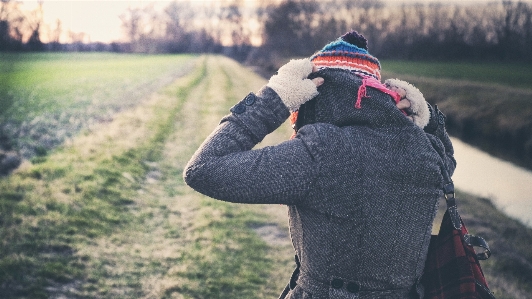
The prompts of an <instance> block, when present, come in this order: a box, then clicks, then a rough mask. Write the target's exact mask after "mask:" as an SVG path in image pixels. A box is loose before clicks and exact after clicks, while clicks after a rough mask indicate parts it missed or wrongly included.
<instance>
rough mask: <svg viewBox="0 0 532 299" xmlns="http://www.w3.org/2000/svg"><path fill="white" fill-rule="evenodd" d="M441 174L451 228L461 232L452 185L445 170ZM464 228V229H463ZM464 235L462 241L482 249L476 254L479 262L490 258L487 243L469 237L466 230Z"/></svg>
mask: <svg viewBox="0 0 532 299" xmlns="http://www.w3.org/2000/svg"><path fill="white" fill-rule="evenodd" d="M442 174H443V178H444V179H445V181H446V182H447V183H445V184H444V185H443V194H444V195H445V202H446V203H447V212H448V213H449V216H450V217H451V222H452V223H453V227H454V228H455V229H457V230H461V229H462V226H463V221H462V218H461V217H460V214H459V213H458V207H457V205H456V195H455V192H454V183H453V180H452V179H451V177H450V176H449V173H448V172H447V170H446V169H445V168H443V167H442ZM464 228H465V227H464ZM465 231H466V232H465V233H464V241H465V242H466V243H467V244H469V245H470V246H473V247H480V248H482V249H483V251H482V252H480V253H477V254H476V255H477V259H479V260H487V259H488V258H489V257H490V256H491V250H490V247H489V245H488V242H486V240H484V239H483V238H482V237H478V236H475V235H471V234H468V233H467V230H465Z"/></svg>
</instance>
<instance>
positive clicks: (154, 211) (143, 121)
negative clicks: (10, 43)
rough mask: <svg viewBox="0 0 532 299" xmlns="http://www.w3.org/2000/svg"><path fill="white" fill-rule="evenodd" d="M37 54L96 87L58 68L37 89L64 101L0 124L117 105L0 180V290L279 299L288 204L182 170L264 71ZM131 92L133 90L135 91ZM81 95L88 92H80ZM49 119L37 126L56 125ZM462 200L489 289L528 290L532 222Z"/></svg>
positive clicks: (531, 292)
mask: <svg viewBox="0 0 532 299" xmlns="http://www.w3.org/2000/svg"><path fill="white" fill-rule="evenodd" d="M47 55H50V54H46V55H41V56H39V55H36V56H33V55H30V56H29V57H30V61H31V60H32V59H33V60H35V65H33V64H32V63H30V62H24V63H27V66H26V67H25V68H26V69H31V68H33V71H32V72H35V73H39V71H38V68H36V65H39V64H41V67H42V69H43V70H46V72H50V70H54V69H55V68H54V67H53V65H54V63H57V64H58V65H67V66H68V67H70V68H72V67H74V66H73V65H71V64H72V62H69V61H71V60H72V59H75V60H76V61H86V63H81V65H80V66H79V67H80V68H82V69H85V70H88V69H92V71H87V72H88V75H87V76H88V77H90V78H92V79H90V80H87V81H83V78H77V79H75V80H74V78H72V79H71V80H73V81H76V80H80V81H79V82H94V83H95V84H94V85H93V86H92V88H94V90H93V91H92V92H93V93H91V89H89V88H88V87H86V86H81V87H80V90H82V91H83V92H81V91H76V89H77V84H76V83H68V82H73V81H69V80H68V79H67V77H68V75H63V76H64V80H65V81H66V82H67V83H68V84H66V85H65V86H61V84H58V82H61V80H59V81H53V80H52V81H49V82H50V83H48V84H51V85H50V86H49V87H48V88H49V89H50V90H60V89H64V91H65V94H68V95H65V100H64V101H65V102H63V100H59V99H54V98H53V96H52V97H48V96H46V97H45V95H50V94H53V93H51V92H45V93H43V99H42V100H43V101H44V102H47V103H54V104H53V105H55V108H53V109H51V110H46V111H44V112H43V113H42V114H40V112H35V111H31V109H27V110H24V109H22V110H17V111H19V112H17V113H18V114H16V115H17V117H18V118H17V119H18V120H19V122H16V121H11V122H9V123H8V124H9V125H15V124H24V123H29V122H31V121H29V120H28V119H34V118H35V117H38V116H39V115H54V113H60V114H62V113H65V114H68V115H70V114H72V113H73V112H72V111H76V113H81V112H82V111H84V110H85V111H92V110H91V109H93V110H94V111H100V109H101V105H103V104H102V103H106V102H108V101H109V102H112V103H113V105H115V106H114V107H115V108H114V109H113V110H112V112H109V114H108V115H107V118H106V119H105V121H96V122H92V123H90V125H89V124H86V123H89V122H90V119H89V118H84V116H79V117H80V119H82V120H83V121H80V123H83V124H84V125H82V126H80V129H78V130H77V131H72V134H71V135H70V137H69V138H68V139H65V141H64V142H62V143H58V145H56V146H54V147H51V148H50V149H48V150H47V151H46V152H45V153H43V154H42V155H41V156H40V157H39V158H38V159H35V158H33V159H31V160H29V161H25V162H24V163H23V164H22V166H21V167H19V168H18V169H17V170H16V171H15V172H14V173H13V174H12V175H10V176H8V177H3V178H0V238H1V240H2V246H1V247H0V298H87V299H88V298H242V299H244V298H245V299H247V298H277V296H278V294H279V293H280V291H281V290H282V288H283V287H284V285H285V283H286V282H287V280H288V279H289V276H290V274H291V270H292V269H293V266H294V265H293V261H292V258H293V250H292V249H291V245H290V240H289V237H288V228H287V219H286V217H287V216H286V207H283V206H280V205H272V206H264V205H257V206H253V205H239V204H228V203H224V202H219V201H215V200H212V199H210V198H207V197H205V196H202V195H200V194H198V193H196V192H194V191H193V190H191V189H190V188H188V187H187V186H186V185H185V184H184V182H183V180H182V175H181V174H182V170H183V167H184V165H185V163H186V162H187V160H188V159H189V158H190V156H191V155H192V154H193V152H194V150H195V149H196V148H197V147H198V146H199V144H200V143H201V142H202V141H203V139H204V138H205V137H206V136H207V135H208V134H209V133H210V131H211V130H212V129H213V128H214V127H215V126H216V124H217V123H218V122H219V120H220V118H221V117H222V116H223V115H225V114H226V113H228V110H229V107H231V106H232V105H234V104H235V103H236V102H237V101H238V100H239V99H240V98H242V97H243V96H245V95H246V94H247V93H248V92H249V91H256V90H258V88H259V87H260V86H262V85H263V84H265V80H264V79H263V78H261V77H259V76H257V75H256V74H254V73H252V72H251V71H249V70H248V69H245V68H244V67H242V66H241V65H239V64H238V63H236V62H234V61H232V60H230V59H228V58H225V57H220V56H199V57H196V56H154V57H150V56H128V55H126V56H124V57H122V56H120V55H112V54H104V55H102V54H78V55H77V56H74V57H72V56H65V57H64V58H61V55H59V54H51V55H50V56H49V57H50V58H47V57H48V56H47ZM85 55H86V56H85ZM98 55H102V57H101V58H102V62H99V61H98V60H99V59H98ZM63 59H64V60H65V61H63ZM136 59H138V60H139V62H135V61H134V60H136ZM151 59H153V66H152V65H151V64H150V60H151ZM54 61H55V62H54ZM105 61H107V62H109V64H108V65H109V69H108V68H107V67H106V65H107V64H106V63H104V62H105ZM24 63H22V62H21V64H20V65H21V66H22V65H24ZM137 63H139V64H138V65H137ZM91 65H97V66H98V67H95V68H92V67H91ZM119 65H122V67H123V70H124V72H123V73H122V74H121V75H120V72H118V69H120V66H119ZM135 65H136V66H137V67H140V65H144V66H143V67H142V69H143V71H138V70H137V67H136V66H135ZM68 67H67V68H68ZM23 69H24V68H22V67H21V68H20V69H18V72H22V71H23ZM82 69H80V70H78V71H76V72H79V73H77V74H83V71H82ZM12 70H13V71H14V70H15V68H12ZM157 70H159V71H157ZM163 70H166V71H163ZM72 72H74V71H72ZM139 72H144V74H149V75H147V76H146V78H145V77H144V76H140V75H138V73H139ZM66 73H68V72H65V73H64V74H66ZM107 73H109V76H111V77H114V79H113V78H109V77H105V76H107ZM111 74H113V75H111ZM130 74H132V76H133V77H132V78H129V75H130ZM137 75H138V76H139V77H136V76H137ZM39 76H41V78H44V77H46V76H42V75H36V78H37V77H39ZM152 76H158V77H156V78H154V77H152ZM23 77H24V76H22V75H21V78H23ZM81 77H83V76H81ZM104 77H105V78H106V79H103V78H104ZM148 77H149V78H148ZM100 79H102V81H100ZM129 80H131V81H129ZM150 80H151V81H150ZM159 81H161V82H159ZM163 81H164V82H163ZM11 82H15V81H11ZM38 82H39V80H37V79H35V81H34V84H38ZM105 82H108V84H109V85H110V86H106V84H105ZM128 82H130V83H129V84H128ZM135 82H141V83H142V82H144V83H142V84H145V85H144V86H151V87H150V88H148V87H146V90H144V88H139V87H138V86H135V85H136V84H137V83H135ZM149 82H151V83H149ZM141 83H139V84H141ZM11 84H12V83H11ZM24 84H26V83H24ZM24 84H23V85H22V87H21V89H23V90H24V88H27V86H28V85H24ZM79 84H81V83H79ZM87 84H89V85H90V84H91V83H87ZM115 84H116V85H115ZM130 84H131V85H133V86H129V85H130ZM158 84H161V85H158ZM57 85H59V86H57ZM13 86H16V85H10V86H9V88H13ZM46 86H47V84H45V83H42V85H41V88H42V89H43V90H44V89H46V88H47V87H46ZM119 86H122V87H119ZM121 88H124V89H127V90H132V94H135V95H136V97H135V98H134V99H133V100H131V101H129V98H128V100H124V98H121V99H120V98H114V97H110V98H109V99H107V98H105V95H104V94H99V93H100V90H99V89H107V93H108V94H113V95H116V96H117V97H119V96H120V95H121V94H122V93H123V91H124V89H121ZM30 89H31V88H30ZM69 89H74V90H69ZM139 89H140V90H142V92H143V94H138V93H136V92H134V90H139ZM16 92H19V91H16ZM23 93H24V91H22V92H21V93H20V94H23ZM11 94H15V93H13V92H12V93H11ZM78 94H85V96H86V98H91V97H93V96H94V94H98V96H97V100H93V101H86V100H84V99H86V98H84V97H76V95H78ZM39 95H40V94H37V95H36V96H35V97H34V98H30V99H36V101H39V99H40V98H39V97H40V96H39ZM16 99H17V101H22V100H24V99H25V98H16ZM78 100H81V103H80V104H78V103H77V101H78ZM32 101H33V100H32ZM34 104H35V106H33V107H39V105H41V104H39V103H34ZM21 106H24V105H21ZM81 106H82V107H83V108H79V107H81ZM78 109H79V110H78ZM23 111H26V112H23ZM51 111H55V112H51ZM48 113H50V114H48ZM35 115H37V116H35ZM4 117H5V114H4ZM87 119H88V120H87ZM54 128H55V129H54ZM54 128H51V129H49V130H48V131H46V132H51V131H53V130H56V129H57V128H61V126H58V127H54ZM290 131H291V129H290V127H289V126H288V125H287V124H286V125H284V126H282V127H281V128H280V129H279V130H278V131H276V132H274V133H273V134H271V135H270V136H268V137H267V139H266V140H265V141H263V143H261V144H260V146H264V145H267V144H274V143H277V142H279V141H281V140H285V139H287V138H288V137H289V136H290V134H291V132H290ZM47 134H48V133H47ZM460 198H462V199H463V200H462V204H461V207H463V210H462V216H464V219H465V221H466V224H467V225H468V227H469V229H470V231H471V232H472V233H477V232H478V233H479V234H480V235H482V236H485V237H486V238H487V239H488V241H489V242H490V243H491V245H492V249H493V252H494V257H493V258H492V259H490V260H489V261H488V262H487V263H486V264H483V265H485V270H486V273H487V275H488V278H489V280H488V281H489V282H491V286H492V288H493V290H495V291H496V292H497V297H498V298H532V287H531V285H530V281H531V279H532V276H531V275H532V274H531V273H532V270H531V269H532V268H531V269H529V268H527V267H529V265H531V262H532V254H531V251H530V249H529V248H528V245H527V244H531V243H532V230H530V229H527V228H525V227H524V226H523V225H521V224H519V223H518V222H516V221H513V220H511V219H508V218H507V217H506V216H504V215H503V214H501V213H500V212H498V211H497V210H496V209H495V208H494V207H493V206H492V205H491V204H489V201H487V200H485V199H479V198H475V197H471V196H468V195H467V194H460ZM492 220H493V221H492Z"/></svg>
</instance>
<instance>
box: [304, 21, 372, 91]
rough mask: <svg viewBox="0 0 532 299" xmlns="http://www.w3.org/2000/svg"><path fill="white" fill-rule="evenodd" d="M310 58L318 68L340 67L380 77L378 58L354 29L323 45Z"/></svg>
mask: <svg viewBox="0 0 532 299" xmlns="http://www.w3.org/2000/svg"><path fill="white" fill-rule="evenodd" d="M310 60H311V61H312V62H313V63H314V64H315V65H316V66H317V67H318V69H323V68H340V69H346V70H349V71H351V72H353V73H356V74H359V75H362V76H371V77H373V78H375V79H377V80H379V81H380V79H381V73H380V69H381V65H380V62H379V60H378V59H377V58H376V57H374V56H372V55H371V54H370V53H369V52H368V48H367V40H366V38H364V36H363V35H361V34H358V33H357V32H356V31H351V32H348V33H346V34H344V35H343V36H341V37H339V38H338V39H337V40H335V41H333V42H331V43H329V44H327V45H325V47H323V49H321V50H320V51H318V52H317V53H316V54H314V55H312V56H311V57H310Z"/></svg>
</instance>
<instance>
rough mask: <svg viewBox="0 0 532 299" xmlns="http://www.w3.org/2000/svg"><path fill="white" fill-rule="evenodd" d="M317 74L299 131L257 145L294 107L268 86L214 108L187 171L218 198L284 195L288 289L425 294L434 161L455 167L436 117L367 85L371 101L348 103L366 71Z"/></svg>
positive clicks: (348, 294)
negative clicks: (409, 114)
mask: <svg viewBox="0 0 532 299" xmlns="http://www.w3.org/2000/svg"><path fill="white" fill-rule="evenodd" d="M315 76H319V77H322V78H324V79H325V83H324V84H323V85H321V86H320V87H318V91H319V94H318V96H316V97H315V98H314V99H312V100H310V101H308V102H307V103H305V104H304V105H302V106H301V109H300V111H299V113H300V115H299V116H298V117H297V122H299V124H300V128H299V130H298V133H297V134H296V136H295V138H293V139H291V140H287V141H285V142H282V143H280V144H278V145H275V146H269V147H263V148H260V149H253V148H254V147H255V145H256V144H258V143H259V142H260V141H262V140H263V138H264V137H265V136H266V135H267V134H269V133H271V132H273V131H274V130H275V129H277V128H278V127H279V126H280V125H281V124H282V123H284V122H285V120H286V119H287V118H288V117H289V115H290V111H289V109H288V108H287V107H286V106H285V104H284V103H283V102H282V100H281V99H280V97H279V95H278V94H277V93H276V92H275V91H274V90H273V89H271V88H270V87H264V88H262V89H261V90H260V91H259V92H258V93H257V95H253V94H250V95H248V96H247V97H246V99H244V100H243V101H241V102H240V103H238V104H236V105H235V106H234V107H233V108H232V109H231V111H232V113H230V114H229V115H227V116H226V117H224V118H223V119H222V121H221V123H220V124H219V125H218V126H217V127H216V128H215V130H214V131H213V132H212V133H211V135H210V136H209V137H207V139H206V140H205V141H204V142H203V144H202V145H201V147H200V148H199V149H198V150H197V151H196V153H195V154H194V156H193V157H192V158H191V160H190V161H189V163H188V164H187V165H186V167H185V170H184V180H185V182H186V183H187V184H188V185H189V186H191V187H192V188H194V189H195V190H197V191H198V192H201V193H203V194H205V195H207V196H210V197H213V198H216V199H219V200H223V201H228V202H234V203H248V204H283V205H287V206H288V209H289V226H290V237H291V239H292V244H293V246H294V249H295V251H296V254H297V256H298V257H299V261H300V265H301V267H300V274H299V277H298V279H297V285H296V286H295V288H293V289H291V290H290V291H289V293H288V295H287V297H286V298H289V299H303V298H313V299H321V298H323V299H326V298H331V299H332V298H334V299H337V298H352V299H355V298H362V299H364V298H400V299H407V298H408V299H411V298H418V297H417V296H420V295H421V297H422V294H423V291H422V290H423V288H422V286H421V285H420V284H419V279H420V277H421V274H422V271H423V267H424V264H425V260H426V255H427V250H428V245H429V240H430V234H431V229H432V222H433V219H434V217H435V214H436V210H437V202H438V199H439V197H440V196H441V195H442V191H441V190H442V185H443V177H442V175H441V171H440V168H441V167H442V166H443V167H446V168H447V169H448V170H449V173H450V174H452V173H453V171H454V168H455V161H454V158H453V149H452V144H451V142H450V139H449V137H448V135H447V133H446V131H445V127H444V122H438V117H431V121H430V122H431V123H430V124H429V126H427V128H430V130H425V131H424V130H423V129H421V128H420V127H418V126H416V125H415V124H414V123H412V122H411V121H410V120H408V119H407V118H406V117H405V116H404V115H403V114H402V113H401V111H399V110H398V109H397V107H396V106H395V101H393V100H392V98H391V96H390V95H388V94H386V93H384V92H382V91H380V90H378V89H375V88H372V87H370V86H368V87H367V90H366V95H367V96H368V97H371V101H365V102H363V104H362V106H361V109H355V108H354V105H355V102H356V100H357V94H358V90H359V88H360V86H361V85H362V78H360V77H359V76H357V75H355V74H353V73H351V72H350V71H348V70H342V69H337V68H325V69H322V70H320V71H318V72H316V73H315ZM249 97H254V100H251V101H250V100H247V99H249ZM310 105H312V106H313V108H312V109H308V110H309V111H310V110H311V111H312V113H309V114H306V113H303V115H304V117H302V114H301V113H302V110H305V109H307V108H308V107H309V106H310ZM441 119H443V118H441ZM286 276H287V277H288V276H289V273H286ZM339 282H341V283H339ZM280 291H281V290H279V292H280Z"/></svg>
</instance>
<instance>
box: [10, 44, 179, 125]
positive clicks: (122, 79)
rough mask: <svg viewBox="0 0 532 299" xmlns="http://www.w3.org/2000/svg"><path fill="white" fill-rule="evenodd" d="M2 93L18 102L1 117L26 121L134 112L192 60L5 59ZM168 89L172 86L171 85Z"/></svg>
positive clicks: (49, 55)
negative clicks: (122, 109) (124, 109)
mask: <svg viewBox="0 0 532 299" xmlns="http://www.w3.org/2000/svg"><path fill="white" fill-rule="evenodd" d="M0 55H1V57H0V58H1V59H0V69H3V70H6V71H4V72H2V73H1V74H0V90H4V92H7V93H10V94H11V95H12V98H13V101H12V102H11V103H4V105H5V106H4V107H8V109H2V110H1V112H0V113H1V114H0V116H2V115H3V116H4V117H6V113H9V118H12V119H15V120H19V121H21V120H27V119H28V115H30V116H32V115H35V114H42V113H58V112H65V110H69V109H75V110H76V111H85V109H86V108H87V107H90V106H92V107H91V108H94V106H98V108H101V109H104V108H110V107H111V108H112V107H114V106H116V105H121V106H124V105H125V106H127V105H128V104H129V105H131V106H133V105H135V104H136V103H137V102H138V101H139V100H141V99H143V97H145V96H146V95H149V94H150V93H152V92H154V91H155V90H157V88H160V87H161V84H160V83H161V82H160V81H161V80H164V79H165V78H164V77H165V76H167V75H169V74H176V73H177V72H179V71H180V70H181V69H182V64H183V63H184V62H186V61H187V60H189V57H187V56H183V55H181V56H176V55H160V56H148V55H128V54H110V53H69V54H65V53H36V54H9V53H3V54H0ZM166 81H167V82H166V83H168V80H166ZM14 99H16V100H14Z"/></svg>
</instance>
